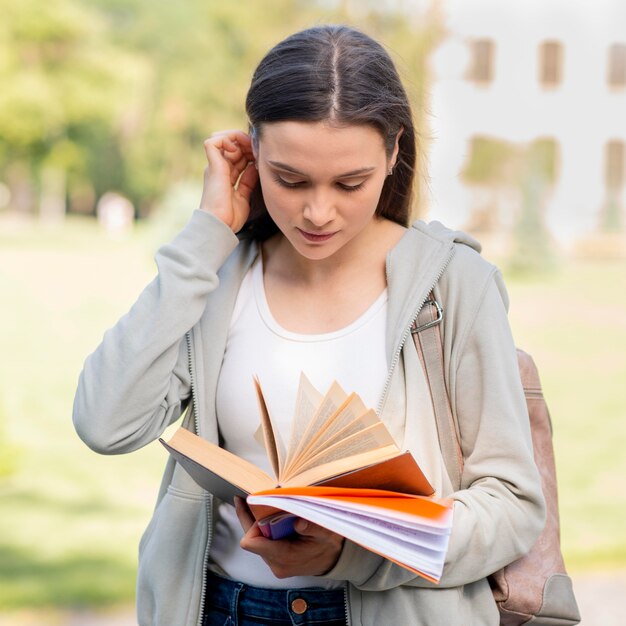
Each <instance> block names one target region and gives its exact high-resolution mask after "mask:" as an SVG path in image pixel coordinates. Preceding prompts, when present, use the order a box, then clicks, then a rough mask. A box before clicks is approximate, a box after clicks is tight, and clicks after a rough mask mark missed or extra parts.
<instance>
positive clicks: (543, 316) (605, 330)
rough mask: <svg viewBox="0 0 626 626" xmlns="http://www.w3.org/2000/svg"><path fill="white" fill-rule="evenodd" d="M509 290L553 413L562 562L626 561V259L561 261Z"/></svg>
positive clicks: (519, 332) (579, 565)
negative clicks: (625, 489) (536, 276)
mask: <svg viewBox="0 0 626 626" xmlns="http://www.w3.org/2000/svg"><path fill="white" fill-rule="evenodd" d="M509 291H510V295H511V313H510V318H511V323H512V326H513V330H514V333H515V337H516V341H517V343H518V345H519V346H520V347H523V348H525V349H526V350H527V351H528V352H530V353H531V354H533V356H534V357H535V360H536V362H537V364H538V367H539V371H540V374H541V377H542V382H543V387H544V393H545V396H546V398H547V401H548V406H549V407H550V410H551V414H552V421H553V426H554V445H555V454H556V462H557V472H558V478H559V500H560V510H561V527H562V542H563V549H564V552H565V557H566V563H567V564H568V566H570V567H571V568H572V569H589V568H600V567H624V566H625V565H626V534H625V533H624V531H623V528H624V521H623V520H624V516H625V515H626V492H625V491H624V487H623V478H624V476H626V454H624V442H625V441H626V393H625V384H626V262H625V261H623V260H622V261H612V262H609V261H604V262H602V261H595V262H594V261H586V262H582V261H578V262H561V264H560V266H559V267H558V268H557V270H556V271H555V272H553V273H552V274H549V275H547V276H546V277H543V278H541V279H536V280H534V281H519V282H511V283H510V284H509Z"/></svg>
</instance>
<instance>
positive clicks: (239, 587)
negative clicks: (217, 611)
mask: <svg viewBox="0 0 626 626" xmlns="http://www.w3.org/2000/svg"><path fill="white" fill-rule="evenodd" d="M244 588H245V585H244V584H243V583H236V585H235V590H234V591H233V599H232V603H231V605H230V616H231V620H232V621H231V623H232V626H238V624H239V595H240V594H241V592H242V591H243V590H244Z"/></svg>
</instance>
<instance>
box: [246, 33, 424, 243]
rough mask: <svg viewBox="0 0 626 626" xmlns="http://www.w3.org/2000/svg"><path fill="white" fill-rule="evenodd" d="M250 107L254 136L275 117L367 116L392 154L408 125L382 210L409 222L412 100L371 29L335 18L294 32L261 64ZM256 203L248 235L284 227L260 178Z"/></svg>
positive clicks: (359, 119) (354, 120) (355, 120)
mask: <svg viewBox="0 0 626 626" xmlns="http://www.w3.org/2000/svg"><path fill="white" fill-rule="evenodd" d="M246 112H247V114H248V119H249V123H250V133H251V135H252V138H253V141H258V138H259V137H260V136H261V135H262V133H263V125H264V124H267V123H271V122H279V121H303V122H320V121H326V120H328V121H330V122H332V123H334V124H338V125H353V124H363V125H369V126H373V127H374V128H376V129H377V130H378V131H379V132H380V134H381V136H382V138H383V140H384V142H385V149H386V151H387V155H388V156H389V157H390V156H391V154H392V153H393V149H394V147H395V142H396V137H397V135H398V132H399V131H400V130H402V134H401V136H400V140H399V152H398V157H397V161H396V165H395V167H394V170H393V174H392V175H391V176H388V177H387V179H386V180H385V183H384V186H383V189H382V192H381V195H380V199H379V202H378V206H377V208H376V214H377V215H379V216H382V217H385V218H387V219H389V220H392V221H394V222H397V223H398V224H402V225H403V226H406V225H408V221H409V216H410V212H411V198H412V190H413V174H414V169H415V153H416V147H415V130H414V126H413V119H412V115H411V106H410V104H409V101H408V98H407V95H406V92H405V90H404V87H403V86H402V82H401V80H400V77H399V75H398V72H397V70H396V68H395V66H394V64H393V61H392V60H391V57H390V56H389V54H388V53H387V52H386V50H385V49H384V48H383V47H382V46H381V45H380V44H379V43H378V42H376V41H375V40H373V39H372V38H371V37H369V36H368V35H366V34H364V33H362V32H360V31H358V30H355V29H353V28H349V27H347V26H334V25H331V26H318V27H315V28H310V29H307V30H303V31H301V32H298V33H295V34H293V35H291V36H290V37H288V38H287V39H285V40H283V41H281V42H280V43H279V44H277V45H276V46H275V47H274V48H272V49H271V50H270V51H269V52H268V53H267V55H266V56H265V57H264V58H263V60H262V61H261V62H260V63H259V66H258V67H257V68H256V70H255V72H254V74H253V76H252V82H251V84H250V89H249V90H248V96H247V98H246ZM250 204H251V211H250V217H249V218H248V221H247V222H246V224H245V225H244V227H243V229H242V230H241V232H240V237H242V238H252V239H256V240H264V239H266V238H267V237H269V236H270V235H272V234H273V233H275V232H277V230H278V228H277V227H276V225H275V224H274V222H273V221H272V219H271V218H270V216H269V214H268V212H267V209H266V207H265V202H264V200H263V194H262V190H261V185H260V183H259V184H257V186H256V188H255V190H254V191H253V193H252V197H251V200H250Z"/></svg>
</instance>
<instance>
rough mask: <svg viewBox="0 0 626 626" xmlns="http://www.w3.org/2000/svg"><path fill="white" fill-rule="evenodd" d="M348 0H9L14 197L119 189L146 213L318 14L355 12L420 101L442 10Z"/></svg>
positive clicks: (6, 110)
mask: <svg viewBox="0 0 626 626" xmlns="http://www.w3.org/2000/svg"><path fill="white" fill-rule="evenodd" d="M353 4H354V3H349V2H329V1H326V2H321V1H320V2H306V1H304V0H265V1H264V2H255V1H254V0H240V1H238V2H222V1H220V0H186V1H185V2H167V1H166V0H21V1H20V2H14V1H13V0H0V11H1V14H2V16H3V17H2V24H1V25H0V83H1V84H2V90H1V91H0V181H1V180H3V181H5V182H6V183H7V185H8V186H9V188H10V190H11V196H12V206H13V208H15V209H18V210H19V209H21V210H23V211H30V212H32V211H33V210H34V208H35V207H37V205H38V203H39V199H38V196H41V203H42V204H44V196H46V195H50V194H57V195H61V196H62V198H61V200H62V201H63V204H65V201H66V199H67V200H68V201H69V209H70V210H71V211H76V212H83V213H91V212H93V210H94V206H95V203H96V202H97V199H98V198H99V197H100V196H101V195H102V194H103V193H105V192H106V191H109V190H116V191H118V192H121V193H122V194H124V195H126V196H127V197H129V198H130V199H131V201H132V202H133V204H134V205H135V207H136V208H137V211H138V214H139V215H147V214H148V213H149V212H150V210H151V209H152V207H153V206H154V205H155V203H156V202H157V201H158V200H159V199H160V198H162V197H163V195H164V194H165V193H166V192H167V189H168V187H170V186H171V185H173V184H176V183H179V182H181V181H185V180H189V179H194V180H200V178H201V172H202V169H203V167H204V163H203V152H202V141H203V139H204V138H205V137H207V136H208V135H209V134H210V133H211V132H213V131H215V130H219V129H221V128H230V127H243V128H245V126H246V122H245V112H244V101H245V94H246V91H247V88H248V85H249V82H250V77H251V74H252V71H253V69H254V67H255V66H256V64H257V63H258V61H259V60H260V59H261V58H262V56H263V54H264V53H265V52H266V51H267V50H268V49H269V48H270V47H271V46H272V45H273V44H275V43H276V42H277V41H279V40H280V39H282V38H284V37H285V36H287V35H288V34H290V33H291V32H294V31H296V30H300V29H302V28H306V27H309V26H312V25H315V24H317V23H324V22H345V23H350V24H352V25H354V26H357V27H360V28H362V29H363V30H365V31H366V32H369V33H370V34H372V35H373V36H375V37H377V38H380V39H381V40H382V41H383V42H385V43H386V44H387V45H388V46H389V48H390V49H391V50H392V53H393V54H394V56H395V57H396V58H399V59H401V61H400V65H401V67H402V68H403V70H404V71H403V73H404V75H405V78H406V80H407V85H408V89H409V91H410V93H411V96H412V97H413V100H414V101H415V103H416V105H417V107H418V108H419V110H420V111H421V110H423V109H424V104H425V98H424V93H425V89H424V87H425V82H426V81H427V71H426V58H427V56H428V53H429V51H430V50H431V49H432V47H433V45H434V44H435V43H436V39H437V37H438V34H439V33H440V32H441V29H440V28H439V26H438V24H439V23H440V20H439V17H438V14H437V9H436V8H435V9H432V10H430V11H429V12H427V13H426V14H420V15H416V16H411V15H407V14H406V13H402V14H399V13H395V12H394V11H393V10H391V9H393V7H394V3H388V4H387V8H385V9H380V8H377V7H376V3H374V2H370V1H364V2H361V3H359V5H358V7H357V8H355V7H354V6H352V5H353ZM390 7H391V9H390ZM357 9H358V10H357ZM277 16H280V19H277ZM418 127H421V128H422V129H423V128H425V125H424V119H423V116H420V118H419V120H418ZM422 134H425V133H422ZM51 169H52V170H53V172H54V174H53V176H51V177H50V176H49V177H48V178H46V176H45V175H44V172H46V171H48V172H49V171H50V170H51ZM55 176H56V177H55ZM46 180H54V181H56V183H55V184H56V187H54V188H51V189H46ZM59 181H60V182H59Z"/></svg>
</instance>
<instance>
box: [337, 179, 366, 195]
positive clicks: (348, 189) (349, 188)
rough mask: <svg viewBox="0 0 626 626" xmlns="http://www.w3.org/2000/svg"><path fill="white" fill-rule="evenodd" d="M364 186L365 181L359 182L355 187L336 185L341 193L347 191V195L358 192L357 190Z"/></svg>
mask: <svg viewBox="0 0 626 626" xmlns="http://www.w3.org/2000/svg"><path fill="white" fill-rule="evenodd" d="M364 184H365V181H363V182H360V183H358V184H356V185H346V184H345V183H337V186H338V187H339V189H341V190H342V191H347V192H348V193H351V192H353V191H358V190H359V189H361V187H363V185H364Z"/></svg>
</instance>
